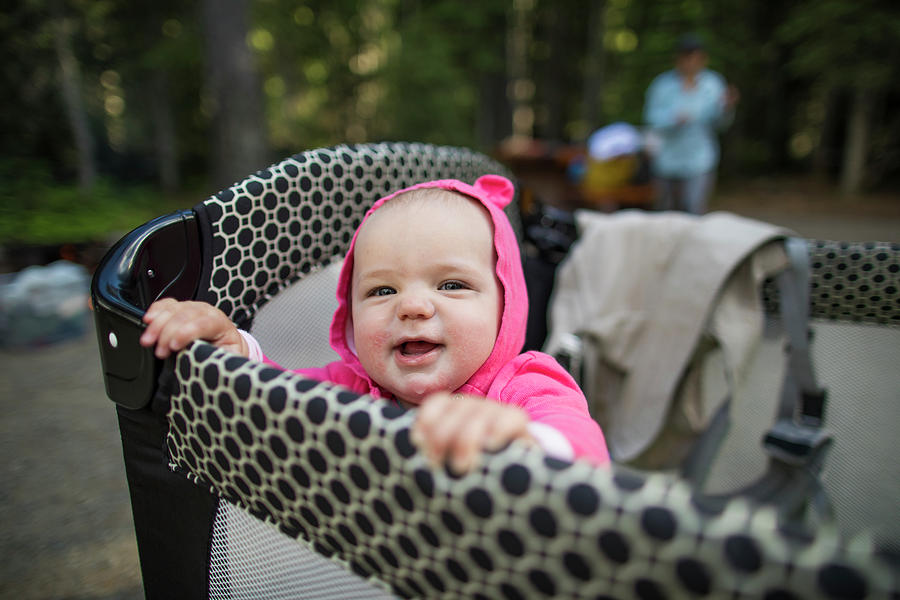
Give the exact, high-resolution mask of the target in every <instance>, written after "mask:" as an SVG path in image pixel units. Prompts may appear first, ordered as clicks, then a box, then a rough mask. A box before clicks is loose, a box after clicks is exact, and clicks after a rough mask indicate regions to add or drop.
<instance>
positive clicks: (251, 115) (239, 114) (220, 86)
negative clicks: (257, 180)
mask: <svg viewBox="0 0 900 600" xmlns="http://www.w3.org/2000/svg"><path fill="white" fill-rule="evenodd" d="M247 13H248V3H247V0H203V29H204V32H205V37H206V78H207V86H208V88H209V93H210V100H211V104H212V107H213V133H212V142H213V147H212V153H211V160H212V161H213V164H212V168H211V175H212V179H213V184H214V185H216V186H217V187H224V186H226V185H229V184H230V183H232V182H234V181H236V180H239V179H241V178H242V177H244V176H245V175H247V174H249V173H252V172H254V171H256V170H259V169H262V168H264V167H266V166H267V165H268V162H269V159H268V149H267V142H266V134H265V123H264V119H263V111H262V98H261V87H260V82H259V75H258V73H257V70H256V64H255V61H254V58H253V53H252V52H251V51H250V48H248V47H247V33H248V31H247Z"/></svg>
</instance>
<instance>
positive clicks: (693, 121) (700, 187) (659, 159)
mask: <svg viewBox="0 0 900 600" xmlns="http://www.w3.org/2000/svg"><path fill="white" fill-rule="evenodd" d="M707 60H708V56H707V53H706V50H705V48H704V46H703V42H702V40H700V38H699V37H697V36H695V35H692V34H691V35H685V36H683V37H682V38H681V39H680V40H679V41H678V45H677V48H676V56H675V68H674V69H671V70H669V71H666V72H664V73H662V74H660V75H658V76H657V77H656V78H655V79H654V80H653V81H652V82H651V83H650V86H649V87H648V88H647V94H646V100H645V104H644V121H645V122H646V124H647V125H648V127H649V129H650V131H649V132H648V133H649V135H650V136H651V137H652V139H653V143H652V144H651V148H652V149H653V159H652V168H653V175H654V181H655V184H656V194H657V199H656V208H657V209H659V210H682V211H686V212H689V213H693V214H703V213H704V212H706V207H707V202H708V199H709V196H710V193H711V192H712V189H713V186H714V183H715V176H716V167H717V166H718V164H719V143H718V139H717V134H718V132H719V131H720V130H722V129H725V128H726V127H728V126H729V125H730V124H731V122H732V120H733V119H734V106H735V104H736V103H737V100H738V92H737V89H736V88H734V87H733V86H728V85H726V83H725V79H724V78H723V77H722V76H721V75H720V74H719V73H716V72H715V71H711V70H709V69H707V68H706V64H707Z"/></svg>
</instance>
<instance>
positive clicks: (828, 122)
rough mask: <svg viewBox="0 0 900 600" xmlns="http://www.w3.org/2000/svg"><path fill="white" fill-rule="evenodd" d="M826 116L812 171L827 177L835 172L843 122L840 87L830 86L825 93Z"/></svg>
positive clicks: (823, 120)
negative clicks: (838, 142)
mask: <svg viewBox="0 0 900 600" xmlns="http://www.w3.org/2000/svg"><path fill="white" fill-rule="evenodd" d="M824 104H825V116H824V117H823V119H822V126H821V127H820V128H819V131H820V134H819V142H818V144H816V149H815V151H814V153H813V159H812V172H813V176H815V177H819V178H825V177H826V176H828V175H830V174H831V173H833V172H834V171H833V168H834V163H835V156H836V154H837V152H836V150H835V144H836V140H837V137H838V135H839V125H840V122H841V120H842V119H841V117H842V115H841V112H840V110H839V107H840V105H841V104H842V103H841V90H840V88H838V87H829V88H828V89H827V90H826V91H825V93H824Z"/></svg>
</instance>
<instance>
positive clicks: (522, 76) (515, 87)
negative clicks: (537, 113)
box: [506, 0, 534, 140]
mask: <svg viewBox="0 0 900 600" xmlns="http://www.w3.org/2000/svg"><path fill="white" fill-rule="evenodd" d="M533 10H534V0H513V7H512V17H511V19H510V24H509V28H508V30H507V34H506V64H507V68H508V69H509V71H508V77H509V87H508V88H507V95H508V96H509V99H510V103H511V104H512V137H513V140H524V139H528V138H530V137H532V135H534V108H533V106H532V99H533V98H534V82H533V81H532V80H531V78H530V77H529V74H528V45H529V42H530V41H531V16H532V12H533Z"/></svg>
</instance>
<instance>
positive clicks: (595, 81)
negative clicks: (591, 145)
mask: <svg viewBox="0 0 900 600" xmlns="http://www.w3.org/2000/svg"><path fill="white" fill-rule="evenodd" d="M605 8H606V2H605V0H591V4H590V9H589V10H590V14H589V15H588V32H587V53H586V54H585V57H584V87H583V88H582V90H583V94H584V95H583V96H582V99H581V121H582V124H583V127H582V132H581V135H580V136H578V137H580V138H581V139H582V140H584V139H587V136H588V135H590V133H591V132H592V131H594V130H595V129H597V128H598V127H599V126H600V115H601V114H602V108H603V106H602V97H601V95H602V93H603V13H604V10H605Z"/></svg>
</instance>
